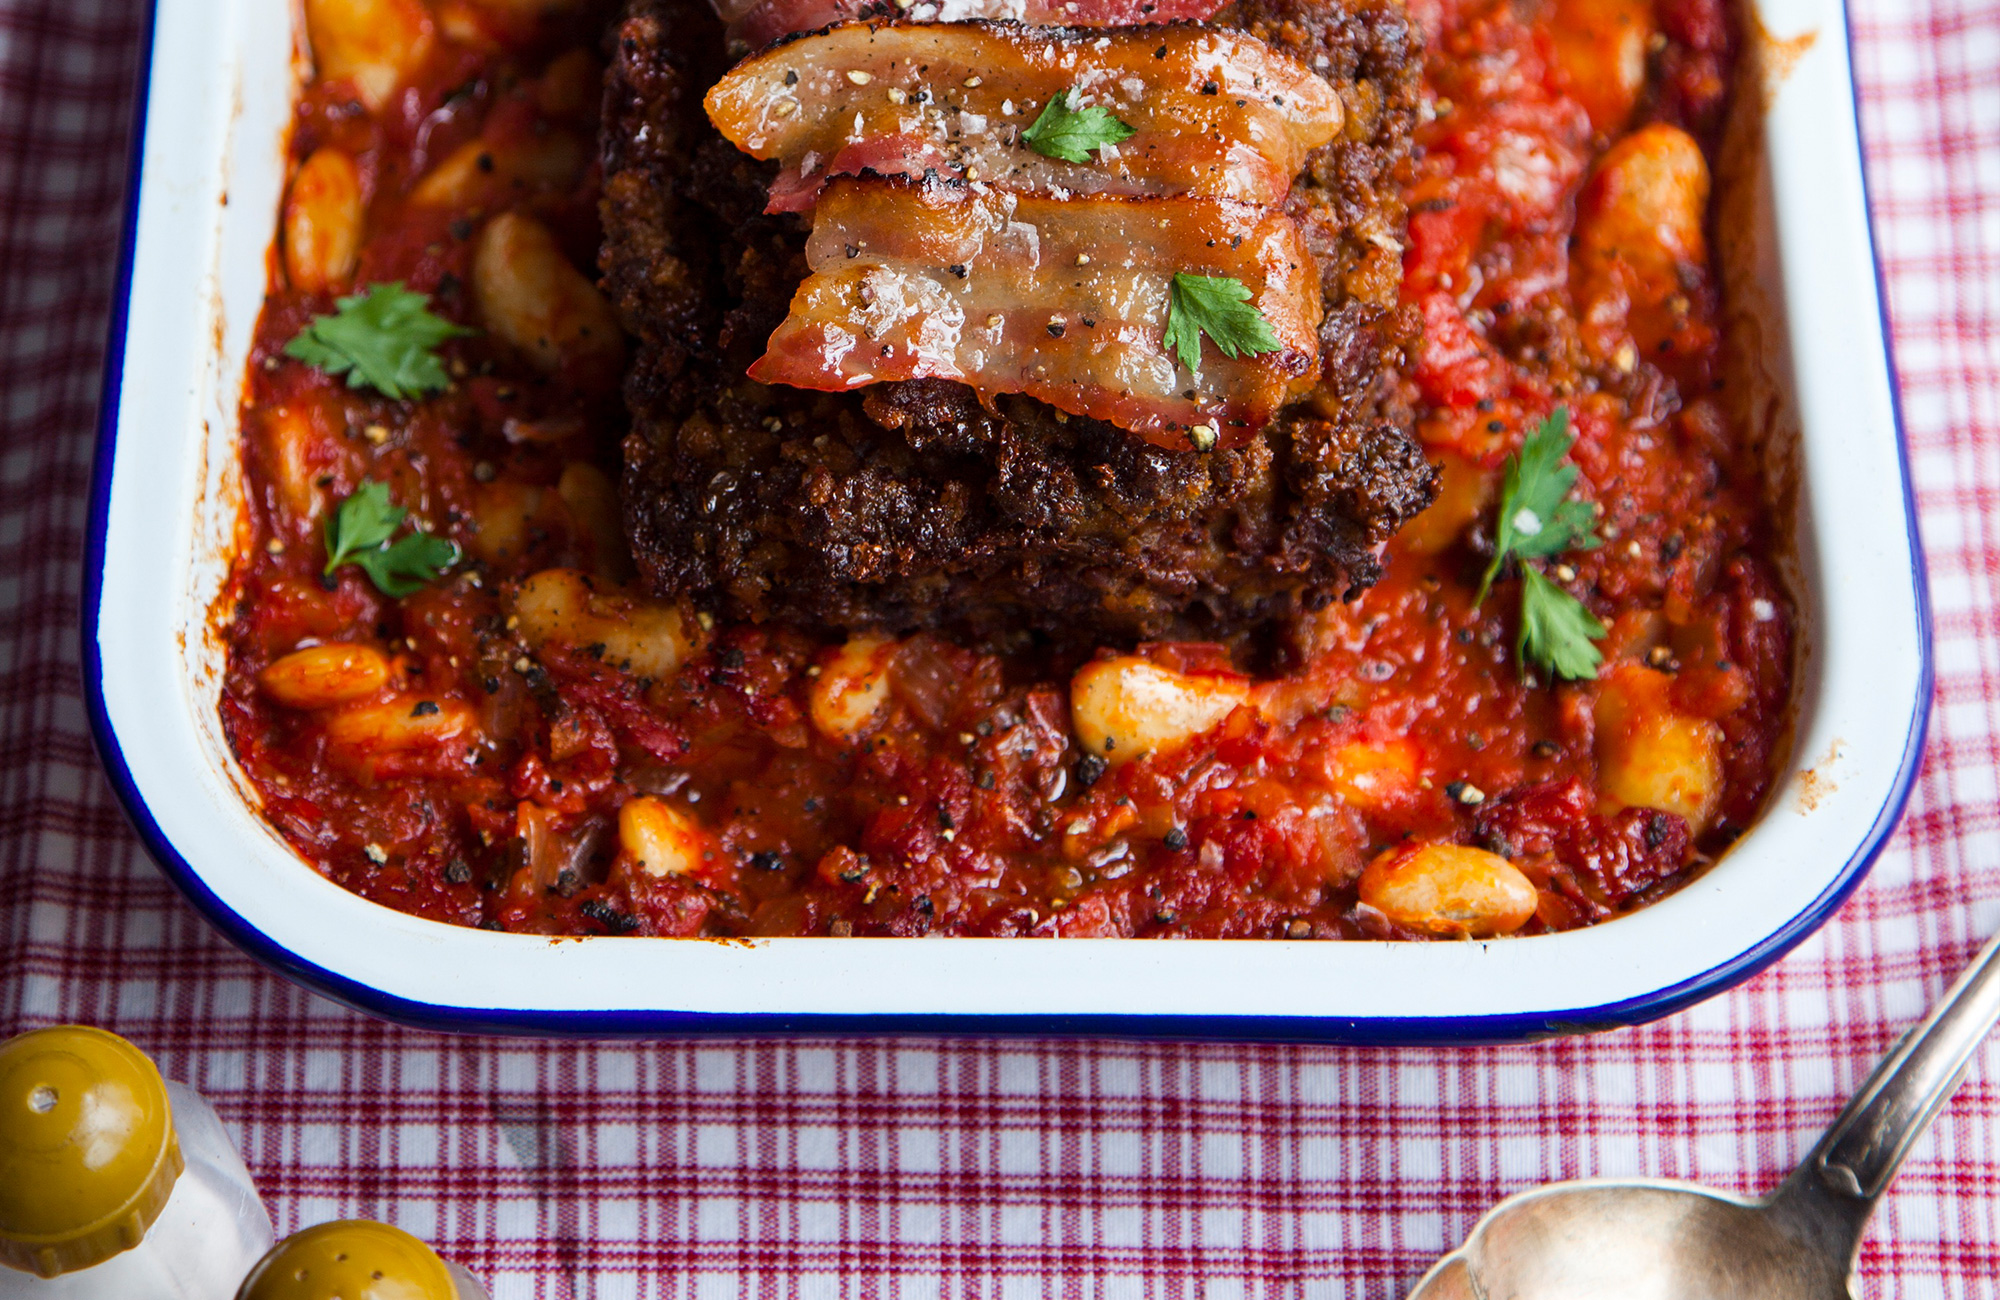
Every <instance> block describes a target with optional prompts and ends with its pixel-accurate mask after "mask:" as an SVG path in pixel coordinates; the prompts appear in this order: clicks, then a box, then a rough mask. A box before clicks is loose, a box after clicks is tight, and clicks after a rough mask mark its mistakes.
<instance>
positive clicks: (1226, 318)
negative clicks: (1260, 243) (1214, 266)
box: [1165, 271, 1283, 375]
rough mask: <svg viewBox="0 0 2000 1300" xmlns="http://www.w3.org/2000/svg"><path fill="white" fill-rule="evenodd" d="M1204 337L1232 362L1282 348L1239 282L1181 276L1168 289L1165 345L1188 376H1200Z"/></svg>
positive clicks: (1221, 278)
mask: <svg viewBox="0 0 2000 1300" xmlns="http://www.w3.org/2000/svg"><path fill="white" fill-rule="evenodd" d="M1204 334H1206V335H1208V337H1209V338H1210V339H1211V340H1212V341H1213V342H1214V343H1215V346H1216V347H1218V348H1221V349H1222V354H1223V355H1224V356H1226V357H1232V358H1233V357H1236V356H1239V355H1242V356H1252V357H1254V356H1259V355H1262V354H1263V353H1266V352H1276V351H1278V350H1279V349H1280V348H1281V347H1283V344H1281V343H1279V342H1278V336H1277V335H1276V334H1274V333H1273V332H1272V331H1271V322H1269V321H1267V320H1265V319H1264V313H1263V312H1260V311H1258V310H1257V309H1256V308H1255V307H1253V306H1251V305H1250V291H1249V290H1248V289H1246V288H1244V287H1243V282H1242V281H1241V280H1238V279H1235V278H1234V277H1232V276H1227V275H1189V274H1188V273H1187V272H1185V271H1183V272H1180V273H1178V274H1176V275H1175V276H1174V279H1173V284H1172V285H1171V286H1169V288H1168V290H1167V333H1166V338H1165V342H1166V345H1167V347H1169V348H1170V349H1172V350H1173V351H1174V353H1175V354H1177V355H1178V356H1179V357H1180V360H1181V365H1183V366H1185V367H1186V368H1187V372H1188V373H1189V374H1191V375H1197V374H1200V373H1201V336H1202V335H1204Z"/></svg>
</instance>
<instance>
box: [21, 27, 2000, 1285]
mask: <svg viewBox="0 0 2000 1300" xmlns="http://www.w3.org/2000/svg"><path fill="white" fill-rule="evenodd" d="M1856 5H1857V9H1856V20H1857V21H1856V39H1857V49H1856V62H1857V65H1858V67H1859V70H1860V76H1861V83H1862V91H1863V95H1862V101H1863V103H1862V117H1863V128H1864V134H1865V135H1866V137H1867V142H1868V154H1869V165H1870V172H1871V177H1872V181H1873V185H1874V192H1875V203H1876V208H1875V214H1874V215H1875V221H1876V230H1877V235H1878V238H1879V239H1880V241H1881V247H1882V253H1883V256H1884V258H1885V260H1886V263H1887V267H1888V273H1889V299H1890V305H1891V308H1892V314H1893V318H1894V329H1895V350H1896V358H1897V361H1898V364H1899V366H1900V368H1901V373H1902V381H1903V399H1904V413H1905V415H1906V417H1907V420H1908V426H1909V436H1910V441H1911V447H1910V453H1911V463H1912V466H1913V468H1914V471H1915V475H1916V486H1917V494H1918V497H1919V500H1920V503H1921V511H1922V524H1923V534H1924V541H1925V543H1926V545H1927V547H1928V548H1929V555H1930V566H1931V583H1932V593H1933V599H1934V600H1935V603H1936V613H1937V664H1938V687H1937V699H1936V705H1935V716H1934V719H1933V722H1932V727H1931V744H1930V751H1929V754H1928V758H1927V761H1926V763H1925V766H1924V770H1923V776H1922V780H1921V782H1920V783H1919V785H1918V787H1917V791H1916V795H1915V798H1914V799H1913V800H1912V801H1911V804H1910V811H1909V815H1908V817H1907V818H1906V820H1905V822H1904V824H1903V828H1902V830H1901V832H1900V833H1899V834H1898V835H1897V837H1896V840H1895V842H1894V844H1893V845H1892V846H1891V847H1890V849H1889V851H1888V852H1887V853H1886V854H1885V855H1884V856H1883V858H1882V860H1881V863H1880V864H1879V865H1878V866H1877V867H1876V868H1875V871H1874V874H1873V876H1872V877H1871V878H1870V880H1869V881H1868V883H1867V884H1866V886H1865V887H1864V888H1863V889H1862V890H1861V891H1860V892H1859V894H1858V895H1857V896H1856V897H1855V898H1854V900H1853V901H1852V902H1850V903H1849V904H1848V905H1847V907H1846V908H1845V909H1844V910H1843V911H1842V912H1841V913H1840V915H1839V917H1838V918H1837V919H1836V920H1835V921H1834V922H1833V924H1831V925H1830V926H1828V927H1827V928H1826V930H1825V931H1823V932H1822V933H1821V934H1820V935H1819V936H1818V937H1816V938H1815V939H1813V940H1811V941H1810V942H1808V943H1807V944H1805V945H1804V946H1803V947H1802V948H1800V949H1799V950H1798V951H1797V952H1795V953H1794V954H1792V955H1791V956H1790V957H1789V958H1787V959H1786V960H1785V961H1783V962H1782V963H1780V964H1779V965H1778V966H1777V967H1776V968H1774V969H1773V970H1771V971H1770V972H1768V973H1766V974H1765V975H1763V976H1762V977H1761V978H1759V979H1757V980H1755V981H1753V982H1751V983H1750V984H1748V985H1746V986H1745V987H1743V988H1741V989H1738V990H1736V991H1735V992H1733V993H1730V994H1728V995H1726V996H1723V997H1720V998H1717V999H1715V1000H1713V1001H1711V1002H1709V1003H1707V1004H1705V1005H1703V1006H1700V1007H1697V1008H1695V1009H1694V1010H1692V1011H1689V1012H1686V1013H1684V1014H1682V1015H1679V1016H1676V1017H1674V1018H1673V1019H1671V1020H1667V1021H1664V1022H1662V1023H1660V1024H1657V1025H1653V1026H1650V1027H1647V1028H1644V1029H1638V1030H1628V1031H1623V1032H1619V1033H1614V1034H1608V1035H1604V1036H1600V1037H1596V1038H1591V1039H1588V1040H1572V1041H1563V1042H1553V1043H1545V1044H1542V1045H1540V1046H1536V1047H1520V1048H1507V1049H1496V1050H1477V1051H1355V1050H1341V1049H1330V1048H1297V1047H1230V1046H1185V1045H1171V1044H1163V1045H1150V1046H1132V1045H1126V1044H1118V1043H1045V1044H1044V1043H1032V1042H1020V1043H1002V1044H994V1043H971V1042H965V1043H959V1042H906V1043H890V1042H860V1043H856V1042H802V1043H790V1044H769V1043H752V1044H688V1045H673V1044H670V1045H665V1046H657V1047H630V1046H601V1047H600V1046H582V1045H544V1044H536V1043H530V1042H512V1041H487V1040H473V1039H460V1038H447V1037H442V1036H437V1035H431V1034H423V1033H414V1032H409V1031H405V1030H401V1029H396V1028H392V1027H390V1026H387V1025H384V1024H379V1023H376V1022H374V1021H371V1020H368V1019H365V1018H363V1017H361V1016H359V1015H357V1014H354V1013H352V1012H349V1011H346V1010H344V1009H342V1008H339V1007H336V1006H334V1005H332V1004H330V1003H327V1002H323V1001H320V1000H319V999H317V998H315V997H312V996H310V995H308V994H306V993H303V992H301V991H299V990H298V989H296V988H294V987H292V986H291V985H289V984H287V983H285V982H283V981H282V980H279V979H277V978H276V977H274V976H271V975H268V974H266V973H264V972H263V971H262V970H261V969H259V968H258V967H256V966H254V965H252V964H251V963H250V962H249V961H248V960H246V959H245V958H243V957H241V956H239V955H238V954H237V953H236V952H235V951H234V950H233V949H231V948H229V947H228V946H226V945H225V944H224V943H223V942H222V941H221V940H219V939H218V938H216V937H215V936H214V935H213V934H211V933H210V932H209V931H208V929H207V928H206V926H205V925H204V924H203V923H202V922H201V921H200V920H198V919H197V918H196V917H195V915H194V913H193V912H191V911H190V910H189V909H188V908H187V907H186V906H184V905H183V904H182V903H181V901H180V899H179V897H178V896H177V895H176V894H175V893H174V892H173V891H172V889H171V888H170V887H169V886H168V885H167V884H166V883H165V882H164V880H163V879H162V878H161V877H160V876H159V875H157V874H156V873H155V871H154V869H153V868H152V866H151V865H150V864H149V863H148V862H147V861H146V859H145V858H144V856H143V855H142V854H141V852H140V850H139V846H138V843H137V841H136V840H135V839H134V838H133V836H132V835H131V833H130V832H129V831H128V830H127V828H126V825H125V820H124V817H123V815H122V814H121V813H120V811H119V809H118V806H117V804H116V802H115V801H114V799H113V797H112V795H111V792H110V790H109V789H108V788H107V787H106V785H105V783H104V781H103V780H102V778H101V777H100V775H99V773H98V770H97V765H96V760H95V758H94V757H93V755H92V752H91V747H90V741H89V738H88V733H87V727H86V723H85V718H84V709H83V703H82V697H81V691H80V688H79V682H78V667H77V665H78V650H77V607H78V594H79V590H80V587H81V574H80V562H81V558H82V551H83V529H84V496H85V488H86V482H87V477H88V474H89V468H90V455H91V424H92V418H93V411H94V407H95V399H96V393H97V383H98V364H99V354H100V351H101V343H102V337H103V333H104V319H105V313H106V310H107V305H108V297H109V294H110V291H111V283H112V261H113V256H114V251H115V245H116V241H117V231H118V213H119V203H120V182H121V180H122V163H121V159H122V157H123V153H124V142H125V137H126V125H127V121H128V116H129V112H130V94H131V92H130V86H131V85H132V83H133V77H134V71H135V62H136V58H137V48H138V41H139V30H140V0H0V1033H4V1032H11V1031H12V1030H14V1029H16V1028H21V1027H25V1026H28V1025H32V1024H38V1023H46V1022H48V1021H52V1020H85V1021H91V1022H94V1023H97V1024H101V1025H105V1026H108V1027H111V1028H114V1029H116V1030H118V1031H119V1032H121V1033H124V1034H126V1035H129V1036H130V1037H131V1038H133V1039H135V1040H136V1041H137V1042H138V1043H139V1044H140V1045H142V1046H143V1047H145V1048H147V1049H148V1050H150V1051H152V1052H153V1053H155V1054H156V1055H157V1056H158V1058H159V1060H160V1063H161V1064H162V1066H164V1067H165V1069H166V1070H167V1072H168V1073H169V1074H170V1075H174V1076H177V1077H180V1078H184V1079H187V1080H189V1081H190V1082H192V1083H193V1084H195V1085H196V1086H197V1087H198V1088H200V1089H201V1091H203V1092H204V1093H206V1094H207V1095H208V1096H209V1097H210V1098H211V1099H213V1100H214V1101H215V1103H216V1104H217V1106H218V1107H219V1109H220V1110H221V1112H222V1115H223V1117H224V1119H225V1120H227V1121H228V1123H229V1125H230V1128H231V1131H232V1133H233V1134H234V1135H235V1136H236V1137H237V1139H238V1141H239V1144H240V1146H241V1147H242V1149H243V1151H244V1153H245V1155H246V1156H247V1158H248V1160H249V1162H250V1168H251V1170H252V1171H253V1172H254V1173H255V1175H256V1177H257V1182H258V1185H259V1186H260V1187H261V1188H262V1189H263V1192H264V1195H265V1197H266V1198H267V1199H268V1200H269V1202H270V1204H271V1206H272V1208H273V1212H274V1213H275V1215H276V1217H277V1220H278V1227H279V1230H280V1231H281V1232H283V1231H289V1230H291V1229H294V1228H297V1227H300V1226H303V1225H305V1224H309V1223H313V1222H316V1221H319V1220H322V1219H327V1218H332V1217H336V1216H340V1215H366V1216H371V1217H375V1218H381V1219H387V1220H391V1221H393V1222H395V1223H398V1224H400V1225H402V1226H403V1227H406V1228H408V1229H410V1230H411V1231H413V1232H416V1233H418V1234H420V1235H422V1236H424V1237H427V1238H429V1239H430V1240H432V1241H434V1242H436V1243H437V1245H438V1246H439V1247H440V1249H442V1250H443V1251H444V1252H445V1253H446V1254H448V1255H451V1256H453V1257H455V1258H457V1259H458V1260H460V1261H462V1262H463V1263H464V1264H466V1265H467V1266H468V1267H470V1268H471V1269H473V1270H474V1271H475V1272H476V1273H479V1274H481V1275H483V1276H485V1277H487V1278H489V1279H491V1281H492V1283H493V1288H494V1294H495V1295H496V1296H497V1297H500V1298H501V1300H515V1298H525V1297H547V1298H549V1300H572V1298H575V1300H597V1298H600V1297H601V1298H603V1300H610V1298H611V1297H654V1296H661V1297H676V1298H680V1297H687V1298H690V1300H691V1298H693V1297H701V1298H702V1300H708V1298H710V1297H738V1296H741V1297H746V1298H748V1297H760V1298H762V1297H772V1298H773V1300H775V1298H777V1297H789V1296H794V1295H802V1296H815V1297H819V1296H825V1297H834V1296H842V1297H845V1296H857V1297H868V1298H870V1300H873V1298H875V1297H881V1298H882V1300H903V1298H905V1297H910V1298H915V1297H933V1296H939V1295H947V1294H948V1295H952V1296H977V1297H981V1298H982V1300H984V1298H992V1300H1002V1298H1005V1300H1012V1298H1013V1297H1027V1296H1043V1295H1048V1296H1062V1297H1075V1298H1077V1300H1083V1298H1085V1297H1088V1298H1090V1300H1098V1298H1100V1297H1102V1298H1110V1297H1134V1298H1135V1300H1136V1298H1137V1297H1142V1296H1143V1297H1154V1296H1159V1297H1175V1298H1179V1297H1187V1298H1189V1300H1224V1298H1225V1297H1229V1298H1233V1297H1237V1296H1243V1297H1253V1296H1254V1297H1264V1296H1283V1297H1304V1296H1312V1297H1322V1296H1324V1297H1334V1296H1343V1297H1344V1296H1366V1297H1393V1296H1400V1295H1401V1294H1402V1290H1403V1288H1404V1287H1406V1286H1407V1285H1408V1283H1409V1282H1410V1281H1411V1280H1412V1279H1414V1278H1415V1276H1416V1275H1417V1274H1418V1273H1419V1272H1421V1271H1422V1269H1423V1268H1424V1267H1425V1265H1426V1264H1427V1263H1428V1261H1429V1260H1430V1259H1431V1258H1432V1257H1433V1256H1435V1255H1436V1254H1438V1253H1439V1252H1440V1251H1442V1250H1444V1249H1445V1248H1447V1247H1448V1246H1450V1245H1453V1244H1456V1243H1457V1241H1458V1240H1459V1238H1460V1237H1461V1236H1462V1235H1463V1234H1464V1232H1465V1231H1466V1229H1467V1228H1468V1227H1470V1225H1471V1224H1472V1222H1473V1220H1474V1218H1475V1217H1476V1216H1477V1215H1478V1213H1479V1212H1480V1211H1481V1210H1482V1209H1483V1208H1484V1207H1485V1206H1487V1205H1488V1204H1490V1203H1491V1202H1492V1201H1494V1200H1495V1199H1497V1198H1499V1197H1500V1196H1502V1195H1504V1194H1506V1193H1508V1192H1512V1191H1515V1190H1517V1189H1520V1188H1523V1187H1526V1186H1529V1185H1530V1184H1533V1183H1537V1182H1540V1181H1543V1180H1546V1179H1552V1178H1566V1177H1574V1176H1578V1175H1585V1174H1653V1175H1662V1176H1668V1177H1675V1178H1692V1179H1699V1180H1701V1181H1703V1182H1707V1183H1711V1184H1714V1185H1716V1186H1719V1187H1724V1188H1735V1189H1740V1190H1758V1189H1762V1188H1764V1187H1766V1186H1768V1185H1769V1184H1771V1183H1772V1182H1773V1181H1774V1180H1775V1179H1776V1178H1777V1177H1778V1176H1779V1174H1780V1172H1781V1171H1783V1170H1784V1169H1786V1168H1788V1167H1789V1165H1790V1163H1791V1162H1792V1161H1793V1160H1794V1159H1795V1158H1796V1156H1797V1155H1798V1154H1799V1153H1800V1152H1801V1151H1803V1150H1804V1148H1805V1147H1806V1145H1807V1144H1808V1142H1809V1140H1810V1138H1811V1137H1812V1135H1813V1134H1814V1133H1815V1132H1816V1131H1817V1130H1818V1129H1819V1128H1820V1127H1821V1126H1822V1125H1823V1124H1824V1123H1825V1122H1826V1121H1827V1120H1828V1119H1829V1118H1830V1117H1831V1116H1832V1114H1833V1113H1834V1111H1835V1110H1836V1109H1837V1107H1838V1103H1839V1101H1840V1100H1841V1098H1842V1097H1844V1096H1845V1094H1846V1093H1847V1092H1848V1090H1849V1089H1850V1088H1852V1087H1853V1086H1854V1085H1855V1084H1856V1083H1857V1082H1858V1081H1859V1080H1860V1078H1861V1077H1862V1076H1863V1074H1864V1073H1865V1071H1866V1070H1867V1068H1868V1066H1869V1065H1870V1063H1872V1061H1873V1060H1874V1059H1875V1057H1876V1056H1877V1055H1878V1054H1879V1053H1881V1052H1882V1051H1883V1050H1884V1049H1885V1048H1886V1047H1887V1045H1888V1044H1889V1043H1890V1041H1891V1040H1892V1039H1893V1037H1894V1036H1895V1035H1896V1034H1897V1033H1898V1032H1899V1031H1900V1030H1901V1029H1902V1028H1903V1027H1904V1026H1905V1025H1906V1024H1908V1023H1909V1022H1910V1021H1911V1020H1912V1019H1914V1018H1915V1017H1916V1016H1917V1015H1918V1014H1920V1012H1921V1011H1922V1010H1923V1008H1924V1006H1925V1005H1926V1003H1927V1002H1928V1001H1929V1000H1930V999H1931V998H1933V997H1935V996H1936V995H1937V994H1938V993H1939V992H1940V991H1941V990H1942V988H1943V987H1944V985H1945V984H1946V983H1947V982H1948V980H1949V978H1950V977H1951V975H1952V974H1953V973H1954V972H1955V971H1956V970H1957V969H1958V968H1959V967H1960V966H1961V965H1962V964H1963V963H1964V962H1965V960H1966V959H1967V958H1968V957H1969V956H1970V955H1971V953H1972V951H1973V950H1974V949H1975V948H1976V947H1977V945H1978V942H1979V940H1980V939H1981V938H1982V937H1984V936H1985V935H1988V934H1990V933H1992V932H1993V931H1995V930H2000V598H1996V597H1997V596H2000V593H1996V582H1995V579H1996V574H2000V3H1996V2H1995V0H1983V3H1982V2H1981V0H1856ZM1885 508H1887V507H1886V505H1885ZM1996 1125H2000V1045H1989V1046H1988V1048H1987V1051H1986V1053H1985V1055H1984V1057H1983V1058H1982V1059H1981V1060H1980V1061H1979V1062H1978V1063H1977V1064H1975V1065H1974V1067H1973V1070H1972V1073H1971V1075H1970V1077H1969V1078H1968V1080H1967V1082H1966V1084H1965V1087H1964V1088H1963V1090H1962V1091H1961V1092H1960V1093H1959V1095H1958V1098H1957V1100H1956V1101H1955V1102H1954V1103H1953V1104H1952V1106H1951V1108H1950V1109H1949V1110H1948V1111H1947V1112H1946V1113H1945V1115H1944V1117H1943V1119H1942V1120H1941V1121H1940V1122H1939V1124H1938V1125H1937V1127H1936V1128H1935V1129H1934V1130H1933V1131H1932V1133H1931V1135H1930V1136H1929V1137H1928V1138H1927V1139H1925V1140H1924V1141H1923V1142H1922V1143H1921V1144H1920V1145H1919V1146H1918V1147H1917V1149H1916V1152H1915V1154H1914V1155H1913V1156H1912V1158H1911V1159H1910V1161H1909V1163H1908V1165H1907V1166H1905V1168H1904V1171H1903V1175H1902V1179H1901V1182H1900V1183H1899V1185H1898V1188H1897V1192H1896V1195H1895V1196H1894V1198H1893V1199H1892V1200H1891V1201H1890V1202H1889V1203H1888V1205H1887V1206H1886V1208H1885V1209H1884V1210H1883V1211H1882V1213H1880V1214H1879V1215H1878V1216H1877V1218H1876V1220H1875V1223H1874V1227H1873V1229H1872V1232H1871V1235H1870V1237H1869V1240H1868V1244H1867V1246H1866V1248H1865V1249H1864V1251H1863V1254H1862V1260H1861V1268H1862V1274H1863V1279H1864V1281H1863V1290H1864V1293H1865V1294H1868V1295H1871V1296H1882V1297H1932V1296H1953V1297H1957V1296H1994V1295H2000V1137H1996V1132H1995V1129H1996Z"/></svg>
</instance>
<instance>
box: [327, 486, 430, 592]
mask: <svg viewBox="0 0 2000 1300" xmlns="http://www.w3.org/2000/svg"><path fill="white" fill-rule="evenodd" d="M408 513H409V512H408V511H406V510H404V509H403V507H401V506H399V505H397V504H395V503H394V502H392V501H390V500H389V486H388V484H386V483H377V482H374V481H373V480H371V479H363V480H362V481H361V486H360V487H358V488H356V489H354V495H352V496H350V497H348V498H347V500H345V501H343V502H341V503H340V507H339V509H337V510H335V511H334V512H333V514H332V516H331V517H329V518H328V519H327V521H326V568H325V569H323V570H321V572H322V573H324V574H325V575H326V576H327V577H332V576H333V571H334V570H335V569H337V568H339V567H340V566H341V565H343V564H352V565H355V566H357V567H358V568H360V570H361V571H362V572H363V573H365V574H367V575H368V577H369V579H370V580H371V581H372V582H374V584H375V586H376V589H377V590H379V591H380V592H381V593H382V594H383V595H385V596H393V597H395V598H396V599H398V600H400V599H402V598H403V597H404V596H407V595H409V594H410V593H411V592H413V591H416V590H418V589H419V588H421V587H422V586H423V585H424V584H425V583H427V582H431V581H433V580H435V579H436V578H437V576H438V575H439V574H441V573H443V572H444V571H445V570H446V569H449V568H450V567H451V566H452V565H454V564H457V563H458V547H457V546H455V545H453V544H452V543H451V542H450V541H447V540H446V539H445V538H442V537H435V536H432V535H431V534H430V533H424V532H413V533H411V534H410V535H409V536H407V537H404V538H403V539H402V540H400V541H398V542H396V543H394V544H393V545H391V544H389V538H390V537H392V536H393V535H394V534H395V532H396V529H397V528H399V527H401V526H402V523H403V519H404V517H405V516H406V515H408Z"/></svg>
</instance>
